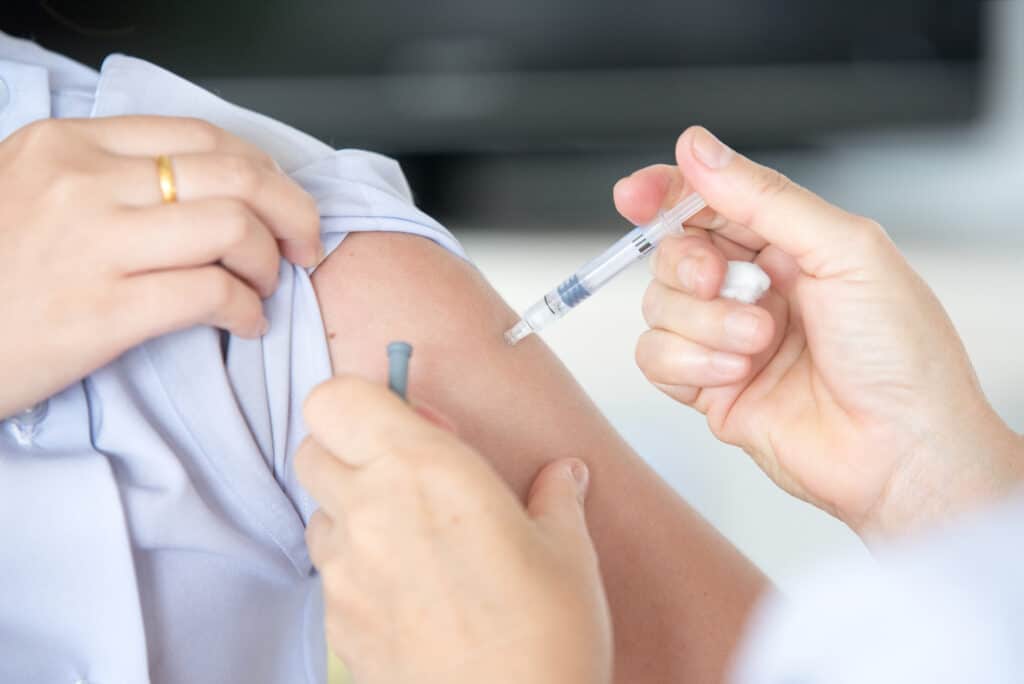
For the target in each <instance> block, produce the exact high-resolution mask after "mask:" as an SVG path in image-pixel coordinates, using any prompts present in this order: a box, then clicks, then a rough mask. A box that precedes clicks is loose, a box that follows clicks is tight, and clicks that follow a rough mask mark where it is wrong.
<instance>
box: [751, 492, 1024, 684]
mask: <svg viewBox="0 0 1024 684" xmlns="http://www.w3.org/2000/svg"><path fill="white" fill-rule="evenodd" d="M1022 540H1024V498H1018V499H1016V500H1014V501H1011V502H1008V503H1006V504H1003V505H1002V506H1000V507H998V508H997V509H993V510H991V511H988V512H985V513H983V514H979V515H976V516H972V518H971V519H969V520H964V521H961V522H958V523H957V524H955V525H952V526H949V527H946V528H944V529H942V530H938V531H936V532H934V533H931V534H930V535H929V536H928V537H927V538H923V539H919V540H916V541H914V542H909V543H905V544H903V545H900V546H894V547H892V548H890V549H886V550H884V551H881V552H880V553H879V554H878V562H877V563H865V562H863V561H861V562H853V561H842V562H837V563H832V564H830V565H828V566H826V567H823V568H820V569H818V570H817V571H815V572H812V573H811V574H809V575H808V576H807V577H806V578H805V579H804V580H803V581H802V582H801V583H799V585H798V588H797V589H796V591H795V592H793V593H792V594H791V595H789V596H781V595H778V594H776V595H774V596H771V597H769V598H768V599H766V600H765V601H764V603H763V605H762V606H761V607H760V608H759V610H758V611H757V614H756V615H755V617H754V619H753V620H752V622H751V625H750V627H749V629H748V634H747V637H746V640H745V643H744V645H743V647H742V648H741V650H740V653H739V656H738V658H737V661H736V663H735V667H734V670H733V676H732V681H733V682H735V683H736V684H824V683H825V682H828V683H829V684H847V683H850V684H852V683H853V682H857V683H861V682H864V683H870V684H887V683H889V682H892V683H893V684H896V683H899V684H905V683H907V682H928V683H929V684H943V683H945V682H949V683H950V684H953V683H954V682H955V683H957V684H961V683H964V682H972V683H975V682H979V683H980V682H993V683H1003V682H1005V683H1010V682H1020V681H1024V674H1022V673H1024V581H1022V579H1024V546H1022V544H1021V542H1022Z"/></svg>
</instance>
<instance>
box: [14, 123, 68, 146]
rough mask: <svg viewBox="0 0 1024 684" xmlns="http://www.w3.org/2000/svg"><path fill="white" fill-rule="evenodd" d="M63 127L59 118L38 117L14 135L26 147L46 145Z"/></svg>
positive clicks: (56, 136) (54, 138)
mask: <svg viewBox="0 0 1024 684" xmlns="http://www.w3.org/2000/svg"><path fill="white" fill-rule="evenodd" d="M63 128H64V122H62V121H60V120H59V119H39V120H38V121H33V122H32V123H30V124H28V125H27V126H24V127H22V128H21V130H19V131H18V132H17V134H16V135H17V137H18V139H19V140H21V143H22V144H23V145H24V146H26V147H29V148H39V147H46V146H48V145H50V144H51V143H52V142H53V141H55V140H56V139H57V138H58V137H59V136H60V134H61V131H62V130H63Z"/></svg>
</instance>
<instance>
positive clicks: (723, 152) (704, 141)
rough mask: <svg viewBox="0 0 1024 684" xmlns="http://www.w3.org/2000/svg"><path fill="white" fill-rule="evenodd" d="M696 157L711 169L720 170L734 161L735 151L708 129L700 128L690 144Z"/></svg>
mask: <svg viewBox="0 0 1024 684" xmlns="http://www.w3.org/2000/svg"><path fill="white" fill-rule="evenodd" d="M690 145H691V146H692V148H693V156H695V157H696V158H697V159H698V160H699V161H700V162H701V163H702V164H704V166H706V167H708V168H709V169H720V168H722V167H723V166H725V165H726V164H728V163H729V160H730V159H732V155H733V151H732V150H731V149H730V148H729V147H727V146H726V145H724V144H723V143H722V141H720V140H719V139H718V138H716V137H715V136H713V135H712V134H711V132H710V131H708V130H707V129H706V128H699V129H697V131H696V132H695V133H694V134H693V140H692V141H691V142H690Z"/></svg>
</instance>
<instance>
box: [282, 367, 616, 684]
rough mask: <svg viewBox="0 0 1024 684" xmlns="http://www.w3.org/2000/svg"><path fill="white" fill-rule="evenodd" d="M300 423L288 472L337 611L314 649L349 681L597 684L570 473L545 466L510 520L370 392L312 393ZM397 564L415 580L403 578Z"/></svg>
mask: <svg viewBox="0 0 1024 684" xmlns="http://www.w3.org/2000/svg"><path fill="white" fill-rule="evenodd" d="M336 408H342V409H343V410H342V411H341V412H338V411H337V410H336ZM396 417H397V418H398V419H397V420H396V419H395V418H396ZM305 418H306V423H307V425H308V426H309V427H310V431H311V434H312V436H311V437H310V438H307V440H306V442H305V443H304V444H303V445H302V446H301V447H300V449H299V451H298V452H297V454H296V457H295V459H296V460H295V467H296V470H297V472H298V473H299V474H300V477H301V478H302V480H303V482H304V483H305V484H306V486H307V487H308V489H309V491H310V492H311V493H312V494H313V496H315V497H316V498H317V500H319V501H321V502H322V503H323V508H322V509H321V510H320V511H317V513H316V514H315V515H314V516H313V518H312V519H311V520H310V522H309V526H308V537H309V540H310V542H311V546H310V555H311V557H312V558H313V560H314V562H315V563H317V564H318V567H319V568H320V572H321V577H322V580H323V585H324V589H325V593H326V594H327V595H328V596H329V597H330V600H331V602H332V605H333V606H335V607H336V609H335V610H331V611H330V612H329V613H328V615H329V617H328V620H327V633H328V638H329V639H330V640H331V642H332V643H334V644H336V647H337V648H338V653H339V654H340V655H341V656H342V657H343V658H345V659H346V660H348V661H349V662H351V663H353V670H352V674H353V676H354V677H355V679H356V681H360V682H413V681H415V682H446V683H447V682H491V683H493V684H501V683H503V682H508V684H513V683H517V682H523V681H528V682H531V684H545V683H547V682H550V684H561V683H562V682H577V681H579V682H588V683H590V684H607V683H608V682H610V681H611V649H610V642H611V629H610V619H609V615H608V608H607V603H606V601H605V597H604V593H603V591H602V588H601V579H600V573H599V570H598V565H597V557H596V555H595V553H594V549H593V546H592V545H591V543H590V537H589V535H588V533H587V527H586V520H585V519H584V514H583V501H584V497H585V493H586V489H587V484H588V479H589V478H588V472H587V469H586V466H584V465H583V463H582V462H580V461H578V460H574V459H568V460H566V461H561V462H556V463H555V464H553V465H551V466H549V467H547V468H546V469H545V470H544V471H543V472H542V473H541V475H540V476H538V478H537V481H536V483H535V484H534V487H533V490H532V491H531V493H530V495H529V502H528V505H527V507H526V509H524V508H523V506H522V505H521V504H520V502H519V500H518V499H517V498H516V497H515V496H514V495H513V494H512V492H511V491H510V490H509V489H508V487H507V486H505V484H504V483H503V482H502V481H501V480H500V479H499V478H498V477H497V475H496V473H495V472H494V471H493V469H492V468H491V467H490V465H489V464H488V463H487V462H486V461H485V460H484V459H483V458H481V457H480V455H479V454H478V453H477V452H475V451H473V450H472V449H471V448H470V447H468V446H467V445H466V444H465V443H464V442H461V441H460V440H459V439H458V438H457V437H455V436H454V435H453V434H452V433H450V432H448V431H446V430H445V429H443V428H440V427H438V426H437V425H436V424H432V423H431V422H429V421H427V420H422V419H419V418H418V417H416V415H415V413H414V412H413V409H411V408H410V407H409V406H408V405H406V404H404V403H403V402H402V401H400V400H399V399H398V397H396V396H394V395H393V394H391V393H390V392H388V391H387V390H383V389H382V388H381V387H380V386H379V385H377V384H375V383H371V382H369V381H367V380H363V379H357V378H353V377H348V378H344V379H341V378H339V379H338V381H336V382H332V383H329V384H326V385H322V386H321V387H320V388H319V389H317V390H316V391H315V392H314V393H313V394H312V395H311V396H310V398H309V399H308V400H307V403H306V411H305ZM410 418H412V420H410ZM424 444H436V445H437V446H436V448H431V449H424V448H423V445H424ZM321 445H324V446H321ZM328 449H330V451H328ZM333 454H346V455H350V456H351V457H352V458H351V459H345V458H337V457H335V456H334V455H333ZM396 539H398V540H400V542H399V543H396ZM513 540H514V541H513ZM467 541H471V542H473V543H472V545H470V544H467V543H466V542H467ZM410 567H415V568H416V572H417V574H418V575H419V576H420V580H419V581H417V582H404V581H403V578H404V576H405V575H406V574H407V572H408V570H407V569H408V568H410ZM538 571H542V572H543V573H544V574H546V575H548V576H550V577H552V578H554V579H556V581H552V582H536V581H533V580H534V577H535V575H536V574H537V573H538ZM425 586H429V587H431V588H432V589H433V591H429V592H425V591H422V589H423V588H424V587H425ZM466 596H472V597H473V599H474V600H473V601H472V602H471V604H469V603H466V602H465V600H464V597H466ZM367 621H369V622H371V623H373V624H374V628H373V629H365V628H364V626H365V624H364V623H366V622H367ZM426 625H429V628H427V629H424V627H425V626H426ZM382 633H386V634H388V635H389V638H387V639H381V638H380V635H381V634H382ZM595 644H597V645H598V648H597V649H596V650H594V649H593V646H594V645H595ZM520 653H522V654H529V656H530V657H529V658H528V659H526V658H519V657H517V655H518V654H520ZM595 653H597V654H598V657H594V654H595ZM439 654H443V655H440V656H439ZM498 662H501V663H502V665H501V666H500V667H496V666H495V663H498ZM541 673H543V674H541Z"/></svg>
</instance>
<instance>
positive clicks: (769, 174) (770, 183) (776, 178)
mask: <svg viewBox="0 0 1024 684" xmlns="http://www.w3.org/2000/svg"><path fill="white" fill-rule="evenodd" d="M792 187H793V181H791V180H790V179H789V178H788V177H787V176H784V175H783V174H781V173H779V172H778V171H776V170H775V169H769V168H762V169H761V170H760V171H759V175H758V178H757V185H756V188H757V194H758V195H759V196H762V197H765V198H768V199H771V198H772V197H777V196H779V195H781V194H783V193H785V192H787V191H788V190H790V189H791V188H792Z"/></svg>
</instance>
